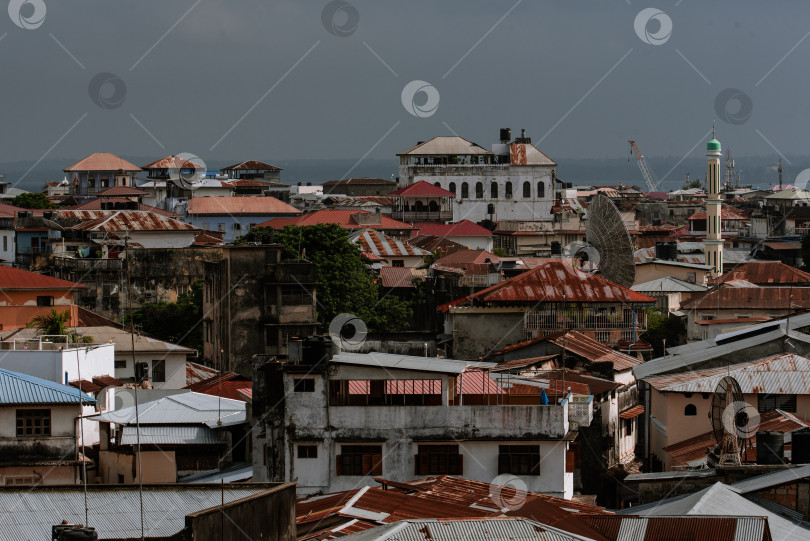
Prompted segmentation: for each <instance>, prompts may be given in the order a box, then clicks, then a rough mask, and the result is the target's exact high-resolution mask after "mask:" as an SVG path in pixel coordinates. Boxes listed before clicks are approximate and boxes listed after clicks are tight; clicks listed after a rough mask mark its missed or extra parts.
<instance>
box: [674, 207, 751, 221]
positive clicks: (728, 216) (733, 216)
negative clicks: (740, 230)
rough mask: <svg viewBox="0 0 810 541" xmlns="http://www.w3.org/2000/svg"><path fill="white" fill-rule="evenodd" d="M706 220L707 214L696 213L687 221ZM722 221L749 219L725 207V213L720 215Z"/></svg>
mask: <svg viewBox="0 0 810 541" xmlns="http://www.w3.org/2000/svg"><path fill="white" fill-rule="evenodd" d="M705 219H706V213H705V212H696V213H694V214H692V215H691V216H689V217H688V218H687V220H705ZM720 219H721V220H747V218H746V217H745V216H742V215H740V214H737V213H736V212H734V211H732V210H730V209H728V208H726V207H725V206H724V207H723V211H722V212H721V214H720Z"/></svg>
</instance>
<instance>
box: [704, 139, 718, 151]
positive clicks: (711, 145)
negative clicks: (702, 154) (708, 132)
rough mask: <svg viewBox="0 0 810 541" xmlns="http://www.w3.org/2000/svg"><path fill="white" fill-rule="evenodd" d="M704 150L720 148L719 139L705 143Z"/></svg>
mask: <svg viewBox="0 0 810 541" xmlns="http://www.w3.org/2000/svg"><path fill="white" fill-rule="evenodd" d="M706 150H708V151H713V150H720V141H718V140H717V139H712V140H711V141H709V142H708V143H706Z"/></svg>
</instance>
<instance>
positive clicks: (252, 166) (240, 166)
mask: <svg viewBox="0 0 810 541" xmlns="http://www.w3.org/2000/svg"><path fill="white" fill-rule="evenodd" d="M221 170H222V171H281V167H276V166H275V165H270V164H269V163H265V162H260V161H258V160H247V161H244V162H240V163H235V164H233V165H229V166H228V167H223V168H222V169H221Z"/></svg>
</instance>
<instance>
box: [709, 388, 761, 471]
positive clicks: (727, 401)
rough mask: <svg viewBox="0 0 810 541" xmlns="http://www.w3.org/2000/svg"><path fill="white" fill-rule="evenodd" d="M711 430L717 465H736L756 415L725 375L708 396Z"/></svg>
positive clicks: (751, 434) (753, 428)
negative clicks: (717, 458)
mask: <svg viewBox="0 0 810 541" xmlns="http://www.w3.org/2000/svg"><path fill="white" fill-rule="evenodd" d="M709 415H710V417H711V420H712V431H713V432H714V439H715V440H716V441H717V445H718V447H719V451H720V452H719V463H720V464H736V465H739V464H740V453H741V450H742V448H744V447H745V442H746V441H747V440H749V439H750V438H751V437H752V436H753V435H754V431H756V427H757V425H759V419H758V418H757V417H758V416H759V413H758V412H757V410H755V409H754V408H753V407H751V406H749V405H748V404H746V403H745V401H744V400H743V394H742V389H740V384H739V383H737V380H736V379H734V378H733V377H731V376H725V377H724V378H723V379H721V380H720V381H719V382H718V383H717V386H716V387H715V388H714V394H713V395H712V410H711V412H710V414H709Z"/></svg>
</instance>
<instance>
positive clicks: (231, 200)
mask: <svg viewBox="0 0 810 541" xmlns="http://www.w3.org/2000/svg"><path fill="white" fill-rule="evenodd" d="M188 213H189V214H190V215H222V214H229V215H234V216H264V215H270V214H284V215H298V214H301V211H300V210H298V209H297V208H295V207H292V206H290V205H288V204H287V203H285V202H283V201H279V200H278V199H276V198H275V197H270V196H264V197H192V198H191V199H189V202H188Z"/></svg>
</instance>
